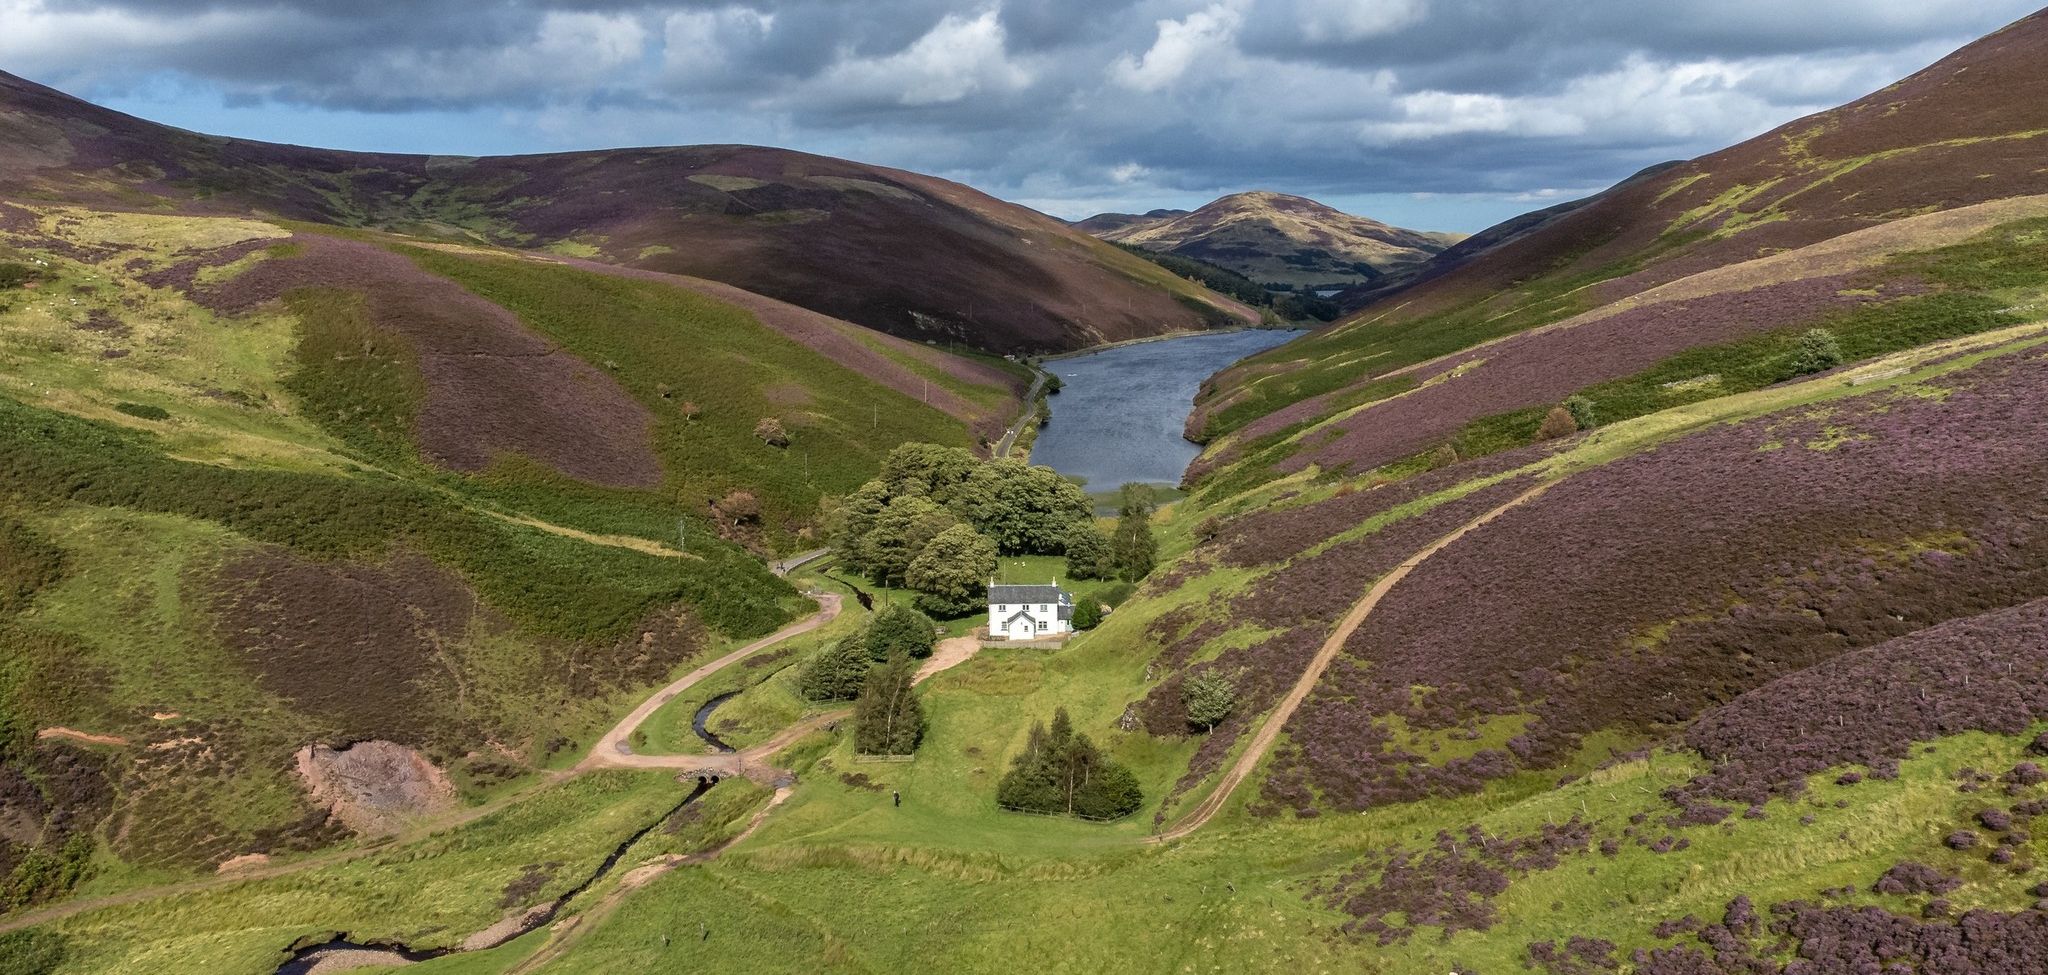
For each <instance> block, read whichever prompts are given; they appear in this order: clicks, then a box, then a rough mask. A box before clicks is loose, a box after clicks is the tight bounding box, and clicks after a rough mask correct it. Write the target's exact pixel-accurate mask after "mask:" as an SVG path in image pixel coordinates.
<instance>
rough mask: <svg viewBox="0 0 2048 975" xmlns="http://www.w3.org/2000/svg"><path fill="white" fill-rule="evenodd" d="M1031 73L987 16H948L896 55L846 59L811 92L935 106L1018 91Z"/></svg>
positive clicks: (834, 97)
mask: <svg viewBox="0 0 2048 975" xmlns="http://www.w3.org/2000/svg"><path fill="white" fill-rule="evenodd" d="M1031 81H1032V72H1031V71H1030V70H1029V69H1028V68H1026V67H1025V66H1023V65H1022V64H1019V63H1017V62H1016V61H1013V60H1012V59H1011V58H1010V56H1009V52H1008V51H1006V50H1005V49H1004V42H1003V25H1002V22H1001V21H999V20H997V19H996V14H995V11H993V10H991V11H988V12H987V13H984V14H982V15H980V16H978V17H975V18H973V19H972V20H969V19H965V18H962V17H960V16H957V15H955V14H947V15H946V16H945V17H944V18H942V19H941V20H940V21H939V22H938V24H937V25H936V26H934V27H932V29H931V30H930V31H928V32H926V33H925V34H924V36H922V37H919V38H918V39H917V40H916V41H914V42H912V43H911V45H910V46H909V47H906V48H904V49H903V50H901V51H898V52H896V53H895V54H891V55H888V56H886V57H879V58H847V59H844V60H841V61H839V62H838V63H836V64H834V65H833V66H832V67H830V68H828V69H826V71H825V72H824V74H823V75H821V76H820V77H819V79H818V81H817V84H816V85H815V86H814V87H816V88H817V89H819V90H820V91H822V92H823V93H825V96H826V97H827V98H828V99H832V100H834V101H839V102H877V101H882V102H893V103H895V104H898V105H939V104H945V103H949V102H957V101H960V100H961V99H964V98H966V97H967V96H969V95H973V94H977V93H982V92H1008V91H1017V90H1020V89H1022V88H1025V87H1026V86H1028V85H1030V84H1031Z"/></svg>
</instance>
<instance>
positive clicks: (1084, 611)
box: [1074, 596, 1102, 630]
mask: <svg viewBox="0 0 2048 975" xmlns="http://www.w3.org/2000/svg"><path fill="white" fill-rule="evenodd" d="M1101 623H1102V603H1101V602H1099V601H1097V600H1096V599H1095V597H1093V596H1082V597H1080V598H1079V599H1076V600H1074V629H1077V630H1092V629H1094V628H1096V627H1097V626H1099V625H1101Z"/></svg>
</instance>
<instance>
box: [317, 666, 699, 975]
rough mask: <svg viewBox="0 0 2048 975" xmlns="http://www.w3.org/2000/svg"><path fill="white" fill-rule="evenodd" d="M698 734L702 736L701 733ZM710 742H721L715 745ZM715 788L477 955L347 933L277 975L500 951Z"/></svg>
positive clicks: (693, 794)
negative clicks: (351, 937)
mask: <svg viewBox="0 0 2048 975" xmlns="http://www.w3.org/2000/svg"><path fill="white" fill-rule="evenodd" d="M730 696H732V695H730V694H728V695H726V697H730ZM719 700H721V699H718V698H714V699H713V702H712V705H707V710H708V708H709V707H711V706H715V704H716V703H717V702H718V701H719ZM702 716H703V712H699V718H700V720H701V718H702ZM699 730H700V733H701V729H699ZM707 738H708V736H707ZM709 740H712V741H716V739H709ZM711 786H712V783H709V782H703V781H700V782H698V783H697V784H696V786H695V787H694V788H692V789H691V790H690V794H689V795H686V796H684V797H683V801H681V802H678V803H676V804H675V806H674V807H672V808H670V809H669V810H668V811H667V812H665V813H662V814H661V815H660V816H657V817H655V818H654V821H653V822H651V823H648V824H647V825H645V826H642V827H641V828H640V829H639V830H638V831H636V832H634V833H633V835H631V836H628V837H626V840H625V842H623V843H620V844H619V845H618V846H617V847H615V848H613V850H612V852H611V854H610V855H609V856H606V857H605V858H604V861H603V862H602V863H599V864H598V865H597V869H596V870H595V871H593V872H592V873H591V875H590V876H588V877H586V878H584V880H583V882H582V883H580V884H577V885H576V886H574V887H571V888H569V889H568V890H566V891H564V892H563V893H562V896H560V897H557V898H555V899H554V900H553V901H551V902H549V903H548V904H547V905H546V909H545V910H541V911H535V912H533V913H532V914H531V915H529V916H528V917H527V918H526V920H525V923H523V924H521V925H520V926H519V927H518V928H517V929H515V930H513V931H511V932H509V933H508V934H507V935H506V936H505V937H504V938H502V939H499V940H497V941H495V942H494V943H492V944H489V945H481V946H479V947H478V948H476V949H465V948H462V947H452V948H421V949H415V948H410V947H407V946H406V945H403V944H399V943H398V942H395V941H351V940H349V936H348V933H347V932H345V931H344V932H340V933H338V934H336V935H335V936H334V937H333V938H331V939H329V940H327V941H322V942H319V943H317V944H311V945H304V946H297V947H293V948H289V949H287V950H288V951H290V952H291V953H292V956H291V957H290V958H289V959H286V960H285V963H284V964H282V965H279V966H278V967H277V975H326V973H328V972H342V971H351V970H354V969H358V968H369V967H372V966H375V967H378V968H391V967H396V966H400V965H411V964H415V963H418V962H423V961H427V960H429V959H433V958H441V957H444V956H447V955H452V954H456V953H457V952H461V951H465V950H478V951H481V950H484V949H486V948H495V947H497V946H498V945H501V944H504V943H505V942H507V941H510V940H512V939H513V938H517V937H519V936H520V935H523V934H526V933H528V932H530V931H534V930H536V929H538V928H540V927H542V926H543V925H546V924H547V923H549V922H551V921H553V920H554V919H555V915H556V914H559V913H561V910H562V908H563V907H565V906H567V905H568V903H569V901H571V900H573V899H574V898H575V897H576V896H577V895H579V894H582V893H583V892H584V891H587V890H589V889H590V888H591V887H592V886H593V885H595V884H596V883H597V882H598V881H600V880H603V879H604V878H605V875H606V874H609V873H611V871H612V868H613V867H616V866H618V865H619V859H620V858H621V857H624V856H625V855H626V851H627V850H629V849H632V848H633V844H635V843H638V842H640V840H641V839H643V838H644V837H646V836H647V834H648V833H651V832H653V831H654V828H655V827H656V826H660V825H661V824H662V823H664V822H667V821H668V819H669V817H671V816H674V815H675V814H676V813H678V812H681V811H682V810H683V807H685V806H688V805H689V804H690V803H693V802H696V801H697V800H698V799H699V798H702V797H703V795H704V793H706V792H709V791H711Z"/></svg>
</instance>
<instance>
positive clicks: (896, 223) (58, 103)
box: [0, 74, 1256, 352]
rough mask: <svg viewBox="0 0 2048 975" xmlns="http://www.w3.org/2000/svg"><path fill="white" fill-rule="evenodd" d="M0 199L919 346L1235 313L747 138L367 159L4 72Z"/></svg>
mask: <svg viewBox="0 0 2048 975" xmlns="http://www.w3.org/2000/svg"><path fill="white" fill-rule="evenodd" d="M0 194H5V195H6V196H7V197H8V198H12V199H23V200H42V201H49V202H66V203H73V204H78V205H83V206H93V207H103V208H115V209H143V208H147V209H157V210H162V209H169V210H172V211H175V212H181V213H191V214H215V215H219V214H233V215H257V216H268V217H276V218H283V219H289V220H300V221H308V222H315V223H323V224H328V225H332V226H343V227H363V228H377V229H385V230H391V231H395V232H399V233H406V234H411V235H416V236H429V237H435V238H440V239H444V240H465V241H474V242H480V243H490V244H497V245H504V246H512V247H519V248H523V249H529V250H552V251H554V252H556V253H560V254H565V255H571V256H578V257H586V258H593V259H599V260H602V261H604V262H606V263H612V264H617V265H620V266H624V267H633V268H639V269H643V270H649V271H658V272H663V273H670V274H682V275H688V276H692V277H700V278H706V279H710V280H715V281H721V282H724V283H726V284H730V285H734V286H736V287H739V288H743V289H746V290H748V291H752V292H755V293H757V294H761V295H764V296H767V297H770V298H776V299H780V300H782V301H785V302H788V303H791V304H795V305H798V306H801V307H804V308H808V309H810V310H812V311H815V312H819V313H821V314H825V315H829V316H832V317H834V318H840V319H844V320H847V321H852V322H855V323H857V324H861V325H865V326H868V327H870V328H874V329H878V330H880V331H884V332H888V333H891V334H894V335H899V336H905V337H909V338H914V339H918V340H933V341H939V342H947V343H955V344H962V345H967V346H972V347H976V348H981V349H986V350H994V351H1002V352H1013V351H1025V350H1048V349H1071V348H1077V347H1081V346H1086V345H1092V344H1098V343H1101V342H1106V341H1115V340H1119V339H1128V338H1139V337H1144V336H1147V335H1155V334H1159V333H1161V332H1165V331H1172V330H1176V329H1199V328H1206V327H1211V326H1214V325H1217V324H1224V323H1233V322H1238V321H1255V320H1256V316H1255V315H1253V314H1252V313H1251V312H1250V311H1249V310H1247V309H1244V308H1242V307H1241V306H1238V305H1236V304H1235V303H1233V302H1231V301H1229V300H1228V299H1224V298H1220V297H1218V296H1215V295H1213V294H1210V293H1208V292H1206V291H1204V290H1203V289H1201V288H1200V286H1198V285H1195V284H1192V283H1189V282H1187V281H1184V280H1182V279H1179V278H1176V277H1174V276H1173V275H1170V274H1166V273H1164V272H1162V271H1160V270H1159V269H1158V268H1156V267H1153V266H1152V265H1150V264H1148V263H1146V262H1145V261H1142V260H1139V259H1137V258H1135V257H1133V256H1132V255H1129V254H1125V253H1122V252H1120V251H1118V250H1117V249H1116V248H1114V247H1109V246H1107V245H1104V244H1102V243H1101V242H1099V241H1097V240H1095V239H1094V238H1092V237H1089V236H1088V235H1086V234H1082V233H1078V232H1076V231H1073V230H1071V229H1069V228H1068V227H1067V226H1066V225H1065V224H1063V223H1061V222H1060V221H1058V220H1054V219H1052V218H1050V217H1047V216H1045V215H1043V214H1040V213H1037V212H1035V211H1032V210H1029V209H1026V208H1023V207H1019V206H1014V205H1012V204H1008V203H1004V202H1002V201H1000V200H996V199H994V198H992V197H989V196H987V195H985V194H982V193H978V192H976V191H974V190H971V189H969V188H967V187H964V186H961V185H959V184H957V183H950V182H947V181H944V180H940V179H934V178H932V177H928V176H922V175H918V174H915V173H908V172H903V171H900V170H891V169H884V168H881V167H876V166H868V165H863V164H860V163H855V162H849V161H846V160H841V159H832V158H828V157H823V156H813V155H808V154H805V153H799V152H790V151H786V150H780V149H768V148H760V147H753V146H686V147H676V148H660V149H625V150H615V151H605V152H580V153H560V154H554V155H538V156H516V157H502V158H467V157H465V158H454V157H426V156H401V155H386V154H365V153H348V152H335V151H329V150H322V149H310V148H304V147H300V146H279V145H268V144H264V143H258V142H249V141H245V140H239V139H223V138H216V137H211V136H205V135H199V134H196V133H191V132H185V131H181V130H177V129H172V128H168V127H166V126H161V125H157V124H154V123H151V122H147V121H144V120H141V119H137V118H134V117H131V116H127V115H123V114H120V113H118V112H113V111H109V110H106V109H103V108H99V107H97V106H94V105H90V104H88V103H85V102H82V101H80V100H78V99H75V98H71V97H70V96H67V95H64V94H62V93H60V92H57V91H53V90H51V89H49V88H45V87H43V86H40V85H36V84H34V83H32V82H29V81H26V80H23V79H21V78H17V77H14V76H12V75H6V74H0Z"/></svg>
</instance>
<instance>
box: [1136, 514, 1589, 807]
mask: <svg viewBox="0 0 2048 975" xmlns="http://www.w3.org/2000/svg"><path fill="white" fill-rule="evenodd" d="M1556 483H1557V482H1556V481H1544V482H1543V483H1541V484H1538V485H1536V486H1535V487H1532V488H1530V489H1529V490H1527V491H1524V492H1522V493H1521V494H1518V495H1516V496H1515V497H1514V498H1513V499H1511V500H1509V501H1508V502H1507V503H1505V504H1503V505H1501V506H1500V507H1498V508H1494V509H1493V510H1491V511H1488V512H1487V513H1485V514H1483V515H1480V516H1479V517H1477V518H1474V519H1472V520H1471V521H1468V522H1466V523H1464V524H1463V525H1460V526H1458V529H1457V530H1456V531H1453V532H1451V533H1450V534H1448V535H1445V536H1444V537H1442V538H1439V539H1437V540H1436V541H1434V542H1431V543H1429V546H1428V547H1427V548H1424V549H1423V550H1421V551H1419V552H1416V553H1415V554H1414V555H1411V556H1409V557H1408V558H1407V560H1405V561H1403V562H1402V563H1401V564H1400V565H1399V566H1396V567H1395V568H1394V571H1392V572H1389V573H1387V574H1386V575H1384V576H1381V577H1380V581H1379V582H1377V583H1374V584H1373V587H1372V588H1371V589H1368V590H1366V593H1365V595H1364V596H1362V597H1360V598H1359V600H1358V602H1356V603H1353V604H1351V611H1350V612H1348V613H1345V614H1344V619H1343V620H1342V621H1341V622H1339V623H1338V624H1337V628H1336V629H1334V630H1332V631H1330V636H1329V639H1326V640H1324V641H1323V645H1322V646H1321V647H1320V648H1318V649H1317V650H1316V655H1315V657H1314V658H1312V659H1311V660H1309V663H1308V667H1307V668H1306V669H1304V670H1303V671H1302V672H1301V679H1299V680H1297V681H1295V682H1294V688H1293V689H1292V690H1290V691H1288V692H1287V696H1286V697H1284V698H1281V699H1280V703H1279V704H1278V705H1276V706H1275V707H1274V708H1273V712H1272V713H1271V714H1269V715H1267V716H1266V722H1265V723H1264V724H1262V725H1260V726H1259V731H1258V734H1256V735H1253V736H1252V740H1251V743H1250V744H1248V745H1246V746H1245V749H1244V752H1243V754H1240V755H1239V756H1238V757H1237V761H1236V762H1235V763H1234V764H1232V765H1231V766H1230V770H1229V771H1227V772H1225V773H1223V778H1222V779H1221V780H1219V781H1218V782H1217V783H1216V788H1215V789H1214V790H1212V791H1211V792H1210V793H1209V795H1208V797H1207V798H1205V799H1203V800H1202V801H1201V802H1200V803H1198V804H1197V805H1196V806H1195V808H1193V809H1191V810H1189V811H1188V814H1187V815H1186V816H1183V817H1181V820H1180V822H1178V823H1175V824H1174V825H1173V826H1172V828H1170V829H1167V830H1165V831H1163V832H1160V833H1157V834H1154V835H1152V836H1148V837H1146V838H1145V841H1146V842H1147V843H1170V842H1172V841H1174V840H1178V839H1183V838H1185V837H1187V836H1189V835H1192V834H1193V833H1194V831H1195V830H1198V829H1201V828H1202V825H1203V824H1205V823H1207V822H1208V821H1209V820H1210V819H1212V818H1214V817H1215V815H1216V813H1217V812H1219V811H1221V810H1222V808H1223V805H1224V803H1227V802H1229V801H1230V797H1231V795H1233V794H1234V793H1236V791H1237V787H1238V786H1239V785H1242V784H1243V783H1244V780H1245V779H1247V778H1250V777H1251V774H1252V772H1253V770H1255V769H1257V768H1258V766H1259V763H1260V762H1261V761H1264V760H1265V757H1266V753H1267V752H1269V751H1271V750H1272V748H1273V742H1275V741H1277V740H1278V739H1279V737H1280V731H1281V729H1283V728H1285V727H1286V726H1287V722H1288V719H1290V718H1292V717H1294V711H1295V709H1296V708H1298V707H1300V706H1301V702H1302V701H1304V700H1307V699H1308V693H1309V691H1311V690H1314V689H1315V686H1316V682H1317V681H1319V680H1321V679H1322V677H1323V671H1325V670H1327V669H1329V666H1330V661H1332V660H1335V659H1337V654H1339V653H1341V652H1342V651H1343V649H1344V644H1345V643H1346V642H1347V641H1349V640H1350V639H1351V634H1352V633H1355V632H1357V630H1358V627H1359V626H1360V624H1363V623H1364V622H1365V618H1366V617H1368V616H1370V615H1372V611H1373V608H1374V607H1376V606H1378V605H1379V604H1380V600H1381V599H1383V598H1385V597H1386V595H1387V593H1388V592H1389V591H1391V590H1392V589H1393V588H1394V587H1395V586H1397V585H1399V584H1400V582H1401V580H1403V579H1406V578H1408V573H1410V572H1413V571H1415V567H1416V566H1418V565H1421V564H1422V563H1423V562H1425V561H1428V559H1429V557H1430V556H1432V555H1435V554H1436V553H1438V552H1440V551H1442V550H1443V549H1444V548H1445V547H1446V546H1448V545H1450V544H1451V543H1452V542H1455V541H1457V540H1458V539H1460V538H1463V537H1465V535H1466V533H1468V532H1471V531H1473V530H1475V529H1477V528H1479V527H1480V526H1481V525H1484V524H1486V523H1487V522H1489V521H1492V520H1494V519H1495V518H1498V517H1500V516H1501V515H1502V514H1504V513H1506V512H1507V511H1508V510H1509V509H1511V508H1514V507H1515V506H1517V505H1520V504H1522V503H1523V502H1525V501H1528V500H1530V499H1532V498H1534V497H1536V496H1537V495H1539V494H1542V493H1543V492H1545V491H1548V490H1550V486H1551V485H1553V484H1556Z"/></svg>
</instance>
